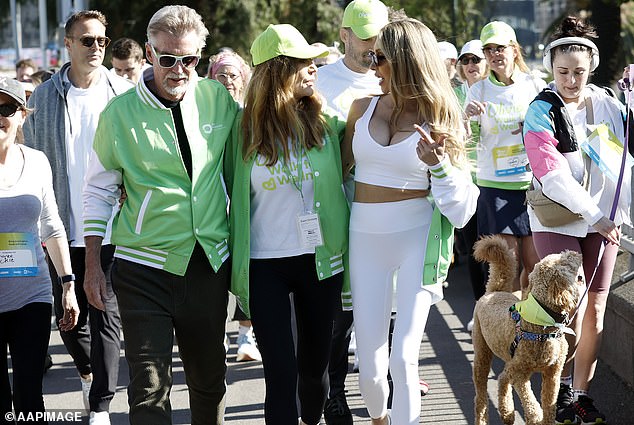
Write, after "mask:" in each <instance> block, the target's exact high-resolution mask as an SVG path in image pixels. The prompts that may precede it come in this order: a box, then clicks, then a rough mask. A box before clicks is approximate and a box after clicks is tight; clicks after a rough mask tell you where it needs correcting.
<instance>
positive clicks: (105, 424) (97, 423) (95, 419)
mask: <svg viewBox="0 0 634 425" xmlns="http://www.w3.org/2000/svg"><path fill="white" fill-rule="evenodd" d="M88 425H110V414H109V413H108V412H90V419H88Z"/></svg>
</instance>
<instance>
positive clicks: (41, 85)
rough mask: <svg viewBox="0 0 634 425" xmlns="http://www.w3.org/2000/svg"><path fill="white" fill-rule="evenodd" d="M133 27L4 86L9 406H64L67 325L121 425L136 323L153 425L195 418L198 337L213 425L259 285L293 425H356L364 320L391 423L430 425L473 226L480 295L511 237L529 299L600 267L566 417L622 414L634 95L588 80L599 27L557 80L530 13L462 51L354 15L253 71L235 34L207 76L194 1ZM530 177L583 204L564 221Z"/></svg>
mask: <svg viewBox="0 0 634 425" xmlns="http://www.w3.org/2000/svg"><path fill="white" fill-rule="evenodd" d="M107 24H108V23H107V20H106V17H105V16H104V15H103V14H102V13H101V12H99V11H94V10H90V11H80V12H77V13H74V14H73V15H71V16H70V17H69V19H68V20H67V22H66V25H65V28H64V32H65V36H64V45H65V48H66V49H67V51H68V55H69V58H70V60H69V61H68V63H66V64H64V65H63V66H62V67H61V68H60V69H59V70H58V71H57V72H55V73H51V72H48V71H38V70H37V66H36V65H35V63H33V61H30V60H21V61H19V62H18V63H17V64H16V76H17V78H16V79H10V78H7V77H0V211H1V212H2V217H3V220H2V221H1V222H0V255H1V256H2V262H1V263H0V358H1V359H2V360H3V361H2V362H0V368H1V369H2V370H0V379H1V380H2V382H0V400H1V403H0V409H2V412H9V411H11V410H12V409H14V410H15V412H16V413H20V412H21V413H28V412H42V411H44V409H45V406H44V401H43V395H42V379H43V374H44V371H45V367H46V357H47V348H48V342H49V337H50V317H51V314H53V313H54V315H55V318H56V323H57V324H58V329H59V331H60V334H61V337H62V340H63V343H64V345H65V347H66V349H67V350H68V353H69V354H70V355H71V357H72V359H73V362H74V365H75V367H76V369H77V373H78V375H79V380H80V383H81V388H82V394H83V398H84V405H85V409H86V411H87V412H89V424H90V425H109V424H110V418H109V405H110V402H111V400H112V398H113V396H114V394H115V391H116V384H117V379H118V374H119V370H118V367H119V351H120V347H121V337H120V334H121V333H122V334H123V338H124V340H125V342H126V343H125V358H126V360H127V363H128V366H129V384H128V388H127V394H128V403H129V421H130V423H131V424H139V425H147V424H158V425H160V424H171V423H172V418H171V405H170V391H171V387H172V347H173V345H174V343H175V342H177V344H178V350H179V356H180V358H181V359H182V362H183V367H184V370H185V376H186V383H187V387H188V390H189V402H190V410H191V420H192V423H193V424H221V423H224V422H223V421H224V419H223V418H224V412H225V399H226V383H225V374H226V368H227V366H226V352H227V346H228V338H227V335H226V332H225V326H226V321H227V305H228V298H229V295H230V294H231V296H235V298H236V300H237V303H236V310H235V313H234V315H233V320H237V321H239V332H238V340H237V345H238V350H237V361H249V360H257V361H262V366H263V369H264V380H265V387H266V396H265V400H264V412H265V418H264V420H265V422H266V423H267V424H274V425H295V424H297V423H298V421H299V423H300V424H302V425H316V424H318V423H319V422H320V420H321V418H322V416H323V417H324V419H325V421H326V423H327V424H328V425H349V424H352V414H351V412H350V409H349V407H348V405H347V401H346V395H345V387H344V383H345V379H346V375H347V373H348V349H349V346H350V340H351V334H352V332H353V329H354V335H355V338H354V339H355V340H356V341H355V344H354V345H355V346H356V356H357V358H358V368H359V388H360V391H361V395H362V397H363V400H364V403H365V406H366V407H367V411H368V414H369V416H370V418H371V422H372V424H373V425H387V424H394V425H406V424H418V423H419V421H420V415H421V403H420V397H421V392H422V393H424V392H425V391H426V388H427V387H426V384H425V383H424V381H423V380H422V379H421V378H422V377H420V376H419V372H418V356H419V348H420V344H421V341H422V338H423V334H424V331H425V324H426V322H427V318H428V315H429V312H430V309H431V307H432V305H433V304H435V303H437V302H438V301H440V300H441V299H443V284H444V283H445V280H446V277H447V271H448V269H449V266H450V264H451V262H452V258H453V256H454V255H455V254H454V249H453V238H454V234H456V235H457V236H458V237H460V238H461V240H462V241H463V243H462V245H463V247H464V248H465V249H466V251H467V254H469V278H470V281H471V285H472V287H473V293H474V296H475V299H476V300H477V299H478V298H480V297H481V296H482V295H483V294H484V281H485V279H486V275H487V271H486V270H485V269H484V268H483V267H482V266H481V265H480V264H478V263H477V262H475V260H473V258H472V256H471V255H470V254H471V253H472V250H473V245H474V243H475V241H476V240H477V239H478V238H479V237H481V236H483V235H499V236H500V237H502V238H503V239H504V240H505V241H506V243H507V244H508V246H509V248H510V249H511V250H512V251H513V252H514V254H515V256H516V258H517V259H518V260H519V263H520V265H521V267H520V272H519V273H518V275H517V277H516V287H515V289H516V290H518V291H522V292H525V291H526V288H527V282H528V274H529V273H530V272H531V270H532V268H533V266H534V265H535V264H536V263H537V262H538V261H539V260H540V259H541V258H544V257H545V256H546V255H548V254H551V253H556V252H561V251H563V250H566V249H569V250H574V251H578V252H580V253H581V254H582V255H583V259H584V273H585V277H586V285H587V286H588V293H587V294H588V295H587V298H586V299H585V301H584V302H583V303H581V304H580V306H579V309H578V312H577V314H576V316H575V319H574V321H573V322H572V324H571V325H570V326H571V327H572V328H573V329H574V334H570V335H568V336H567V338H568V340H569V353H568V359H567V363H566V366H565V368H564V371H563V373H562V376H561V377H560V392H559V396H558V399H557V407H556V421H557V423H558V424H575V423H583V424H585V425H591V424H596V423H604V422H605V421H606V420H607V418H606V416H605V415H604V414H603V413H601V412H600V410H599V409H598V408H597V407H596V406H595V405H594V401H593V399H592V398H591V397H590V394H589V391H590V385H591V382H592V380H593V377H594V373H595V367H596V362H597V352H598V348H599V347H600V344H601V335H602V330H603V322H604V316H605V309H606V304H607V297H608V293H609V288H610V282H611V278H612V273H613V269H614V264H615V261H616V255H617V252H618V245H619V232H620V226H621V225H622V224H629V209H630V201H631V199H630V192H631V188H630V180H631V171H630V169H628V168H627V167H625V166H623V165H621V164H620V163H618V164H617V163H612V162H614V159H613V158H612V157H610V158H602V157H600V156H597V155H596V154H591V152H592V153H594V152H596V151H597V146H600V145H601V144H603V145H606V144H610V145H616V146H620V147H621V151H623V152H624V155H626V154H627V149H624V147H625V146H629V149H630V150H633V149H634V143H632V141H629V144H628V141H627V140H625V139H626V135H627V131H626V129H627V124H628V123H627V117H628V112H629V111H628V109H627V107H626V106H625V105H624V104H623V103H621V102H620V101H619V100H618V99H617V98H616V97H615V95H614V93H613V92H612V91H611V90H610V89H606V88H603V87H597V86H595V85H593V84H590V83H588V78H589V76H590V75H591V73H592V71H594V70H595V69H596V67H597V66H598V64H599V58H600V55H599V51H598V49H597V46H596V45H595V43H594V41H593V38H595V37H596V34H595V33H594V30H593V28H592V26H591V25H590V24H588V23H587V22H585V21H584V20H583V19H581V18H577V17H573V16H570V17H567V18H565V19H564V20H563V21H562V22H561V23H560V25H559V27H558V28H557V30H556V31H555V33H554V34H553V36H552V40H551V42H550V43H549V44H548V45H547V46H546V48H545V50H544V60H543V66H544V68H545V69H546V70H547V71H548V72H549V73H550V74H552V77H553V81H552V82H551V83H550V84H547V83H546V82H545V81H543V80H542V79H540V78H536V77H535V76H534V74H533V73H531V72H530V70H529V68H528V66H527V65H526V63H525V61H524V58H523V53H522V48H521V46H520V44H519V43H518V40H517V37H516V34H515V31H514V30H513V28H512V27H511V26H509V25H508V24H506V23H504V22H501V21H492V22H489V23H487V24H486V25H485V26H484V27H483V28H482V29H481V32H480V37H479V39H474V40H470V41H468V42H467V43H465V44H464V46H462V47H461V49H460V52H459V53H458V49H456V47H455V46H454V45H452V44H451V43H449V42H447V41H444V40H441V41H437V39H436V37H435V36H434V34H433V33H432V31H431V30H430V29H429V28H428V27H427V26H426V25H425V24H424V23H422V22H420V21H418V20H416V19H411V18H408V17H407V16H405V15H404V14H403V12H402V11H393V10H390V9H389V8H387V7H386V6H385V5H384V4H383V3H382V2H381V1H380V0H354V1H352V2H351V3H350V4H349V5H348V6H347V7H346V9H345V11H344V14H343V17H342V22H341V28H340V32H339V35H340V39H341V43H342V44H343V47H344V54H343V55H341V54H340V52H338V50H337V48H336V47H334V48H333V47H328V46H326V45H324V44H322V43H314V44H310V43H309V42H307V41H306V39H305V38H304V36H303V35H302V34H301V33H300V32H299V31H298V30H297V29H296V28H295V27H294V26H292V25H290V24H271V25H269V26H268V27H267V28H266V29H265V30H264V31H263V32H262V33H260V34H259V35H258V36H257V37H256V38H255V40H254V41H253V42H252V45H251V49H250V62H251V64H252V67H251V66H250V65H249V64H248V62H247V61H246V60H245V59H244V58H242V57H241V56H240V55H239V54H238V53H236V52H235V51H233V50H232V49H231V48H228V47H225V48H222V49H221V50H219V51H218V53H217V54H215V55H213V56H211V57H210V60H209V65H208V68H207V75H206V78H202V77H200V76H199V75H198V74H197V72H196V67H197V66H198V64H199V61H200V59H201V56H202V52H203V51H204V48H205V45H206V41H207V37H208V35H209V31H208V29H207V28H206V27H205V25H204V23H203V20H202V17H201V16H200V15H199V14H198V13H197V12H196V11H194V10H193V9H190V8H188V7H186V6H165V7H163V8H161V9H160V10H158V11H157V12H156V13H155V14H154V15H153V16H152V17H151V19H150V21H149V23H148V26H147V41H146V43H145V45H144V46H143V47H142V46H141V45H139V44H138V43H137V42H136V41H134V40H132V39H129V38H122V39H119V40H116V41H115V42H114V43H113V45H112V69H108V68H106V67H105V66H104V65H103V61H104V57H105V52H106V48H107V47H108V46H109V45H110V38H109V37H108V36H106V27H107ZM627 77H629V75H628V73H627V71H626V72H624V78H627ZM593 149H594V150H593ZM610 161H612V162H610ZM623 164H625V161H624V162H623ZM619 167H620V173H619V172H616V175H615V173H614V172H612V173H610V172H608V171H610V170H612V171H613V170H619ZM606 170H607V171H606ZM529 189H530V190H531V191H532V190H540V191H541V192H543V195H545V196H547V197H548V198H550V199H551V200H552V201H554V202H556V203H558V204H559V205H560V206H561V207H562V208H564V209H567V210H568V211H569V212H571V216H572V218H571V219H570V220H569V221H567V222H563V223H558V224H556V225H553V224H552V223H548V222H544V220H543V219H542V217H541V216H540V215H539V214H538V213H537V212H536V211H535V210H534V209H533V208H532V207H531V206H530V205H527V203H526V201H525V200H526V193H527V190H529ZM582 290H583V289H582ZM509 320H510V319H509ZM466 326H467V328H468V330H471V329H470V328H471V326H472V322H470V323H468V324H467V325H466ZM7 348H8V351H7ZM8 354H9V355H10V357H11V361H12V377H13V382H12V385H10V383H9V375H8V363H7V362H6V361H4V359H5V358H6V357H7V355H8ZM2 423H12V422H9V421H8V419H6V416H5V419H4V422H2Z"/></svg>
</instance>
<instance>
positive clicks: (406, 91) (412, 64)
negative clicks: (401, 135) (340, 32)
mask: <svg viewBox="0 0 634 425" xmlns="http://www.w3.org/2000/svg"><path fill="white" fill-rule="evenodd" d="M376 46H377V48H378V49H380V50H381V51H382V52H383V54H384V55H385V57H386V58H387V60H388V62H389V66H390V68H391V71H392V72H391V78H390V91H391V93H392V97H393V98H394V102H395V104H396V106H395V108H394V111H393V112H392V116H391V118H390V126H392V127H393V126H395V125H396V122H397V121H398V119H399V117H400V115H401V114H402V112H403V110H404V105H405V103H406V102H408V101H412V100H414V101H416V104H417V109H418V118H419V120H420V123H419V124H424V123H426V124H427V125H428V126H429V128H430V130H431V135H432V137H433V136H439V135H446V136H447V138H446V139H445V152H446V153H447V155H448V156H449V158H450V160H451V162H452V164H454V165H459V166H464V165H465V164H466V161H465V149H464V145H465V131H464V128H463V125H462V110H461V108H460V105H459V103H458V100H457V98H456V96H455V94H454V91H453V89H452V88H451V82H450V81H449V77H448V76H447V70H446V67H445V64H444V62H443V60H442V59H441V58H440V54H439V52H438V47H437V44H436V38H435V37H434V34H433V33H432V32H431V30H430V29H429V28H427V26H426V25H425V24H423V23H422V22H420V21H418V20H416V19H402V20H397V21H394V22H391V23H389V24H387V25H386V26H385V27H383V29H382V30H381V31H380V32H379V35H378V37H377V40H376Z"/></svg>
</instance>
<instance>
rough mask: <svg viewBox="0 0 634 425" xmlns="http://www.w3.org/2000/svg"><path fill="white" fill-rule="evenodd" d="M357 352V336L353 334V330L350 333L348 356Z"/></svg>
mask: <svg viewBox="0 0 634 425" xmlns="http://www.w3.org/2000/svg"><path fill="white" fill-rule="evenodd" d="M356 352H357V336H356V335H355V333H354V328H352V332H350V344H348V354H354V353H356Z"/></svg>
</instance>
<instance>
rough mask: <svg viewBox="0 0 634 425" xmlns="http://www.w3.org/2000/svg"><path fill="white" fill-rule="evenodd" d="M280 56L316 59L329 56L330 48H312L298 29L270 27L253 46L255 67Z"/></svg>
mask: <svg viewBox="0 0 634 425" xmlns="http://www.w3.org/2000/svg"><path fill="white" fill-rule="evenodd" d="M278 56H288V57H290V58H297V59H314V58H320V57H322V56H328V47H318V46H311V45H310V44H308V42H307V41H306V39H305V38H304V36H303V35H302V34H301V33H300V32H299V31H297V29H296V28H295V27H294V26H292V25H289V24H279V25H273V24H271V25H269V26H268V27H267V28H266V29H265V30H264V32H263V33H262V34H260V35H258V36H257V37H256V38H255V40H253V44H252V45H251V57H252V58H253V65H259V64H261V63H263V62H266V61H268V60H270V59H273V58H275V57H278Z"/></svg>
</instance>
